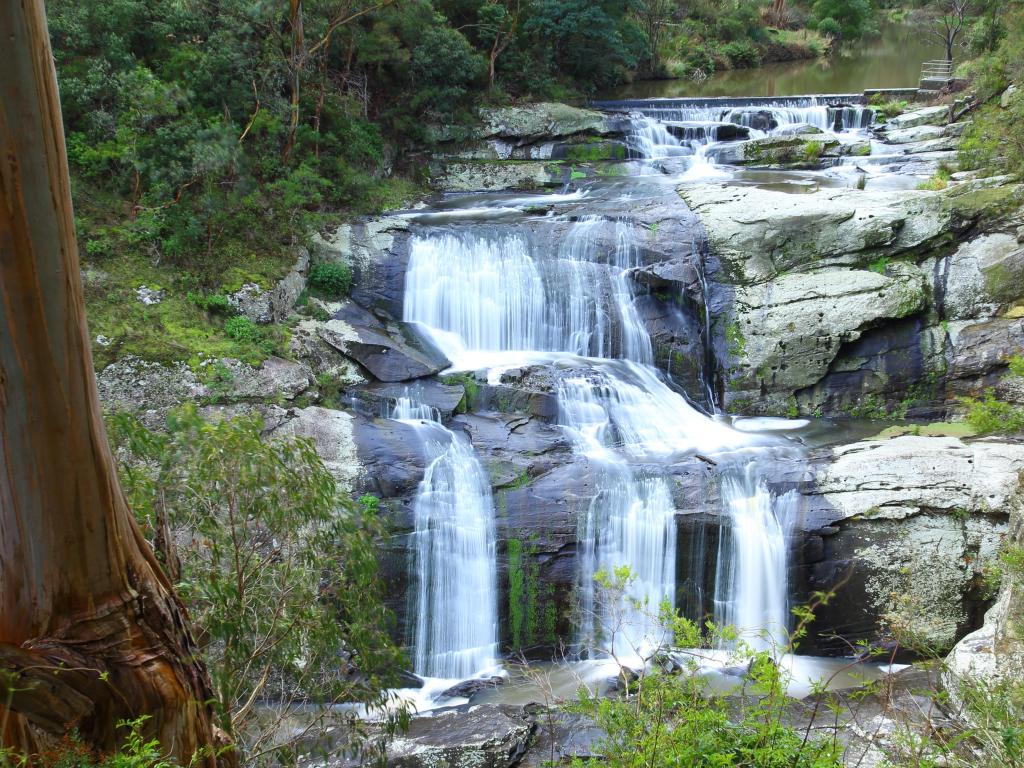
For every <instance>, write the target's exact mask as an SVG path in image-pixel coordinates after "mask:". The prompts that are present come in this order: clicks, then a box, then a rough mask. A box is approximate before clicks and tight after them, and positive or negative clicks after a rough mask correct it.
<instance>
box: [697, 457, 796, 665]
mask: <svg viewBox="0 0 1024 768" xmlns="http://www.w3.org/2000/svg"><path fill="white" fill-rule="evenodd" d="M721 493H722V511H723V514H724V515H725V516H726V518H727V520H726V524H725V525H723V526H722V528H721V532H720V536H719V546H718V564H717V570H716V577H715V621H716V622H717V623H718V624H719V625H722V626H731V627H734V628H735V629H736V630H737V631H738V632H739V636H740V639H741V640H743V641H744V642H746V643H747V644H748V645H750V646H752V647H754V648H763V649H774V650H777V649H781V648H784V647H786V646H787V645H788V637H787V634H786V633H787V630H788V629H789V601H788V582H787V574H786V570H787V563H788V553H787V548H788V533H789V526H790V525H791V524H792V522H793V520H794V518H795V511H796V506H797V504H798V500H799V495H798V494H797V493H796V492H795V491H789V492H788V493H786V494H783V495H782V496H778V497H773V495H772V494H771V492H770V491H769V490H768V486H767V485H766V483H765V481H764V478H763V477H762V476H761V475H760V474H759V473H758V472H757V465H756V463H755V462H749V463H748V464H747V465H746V466H745V467H743V468H741V469H736V470H733V471H731V472H729V473H727V474H726V475H725V476H724V477H723V478H722V486H721Z"/></svg>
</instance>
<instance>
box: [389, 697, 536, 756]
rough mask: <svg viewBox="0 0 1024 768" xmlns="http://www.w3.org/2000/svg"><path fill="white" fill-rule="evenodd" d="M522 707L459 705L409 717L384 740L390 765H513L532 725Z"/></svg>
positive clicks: (525, 747)
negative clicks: (406, 724)
mask: <svg viewBox="0 0 1024 768" xmlns="http://www.w3.org/2000/svg"><path fill="white" fill-rule="evenodd" d="M536 727H537V724H536V721H535V720H534V718H533V717H532V716H530V715H528V714H526V713H525V712H524V711H523V710H522V709H521V708H517V707H503V706H494V705H479V706H470V707H459V708H455V709H451V710H444V711H441V712H437V713H434V714H433V715H432V716H430V717H418V718H414V719H413V720H412V721H410V723H409V728H408V730H406V731H405V732H404V733H402V734H401V735H398V736H396V737H395V738H394V740H393V741H392V742H391V743H390V744H389V745H388V754H387V765H388V767H389V768H512V766H514V765H516V764H517V763H518V762H519V760H520V759H521V758H522V756H523V754H524V753H525V752H526V749H527V747H528V746H529V744H530V738H531V737H532V735H533V732H534V730H535V729H536Z"/></svg>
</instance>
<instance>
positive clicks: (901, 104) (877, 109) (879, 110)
mask: <svg viewBox="0 0 1024 768" xmlns="http://www.w3.org/2000/svg"><path fill="white" fill-rule="evenodd" d="M869 105H870V106H871V109H872V110H873V111H874V113H875V119H876V120H877V121H880V122H884V121H886V120H889V119H891V118H893V117H896V115H902V114H903V113H904V112H906V111H907V108H908V107H909V106H910V105H909V102H907V101H906V100H905V99H889V100H886V98H885V96H883V95H882V94H880V93H876V94H875V95H874V96H872V97H871V101H870V102H869Z"/></svg>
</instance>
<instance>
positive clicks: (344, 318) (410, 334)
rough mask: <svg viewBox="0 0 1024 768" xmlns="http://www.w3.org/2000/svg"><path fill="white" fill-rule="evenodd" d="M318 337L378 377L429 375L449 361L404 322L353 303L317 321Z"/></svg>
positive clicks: (405, 378)
mask: <svg viewBox="0 0 1024 768" xmlns="http://www.w3.org/2000/svg"><path fill="white" fill-rule="evenodd" d="M318 333H319V335H320V338H322V339H323V340H324V341H325V342H327V343H328V344H330V345H331V346H332V347H334V348H335V349H336V350H338V351H339V352H341V353H342V354H343V355H345V356H346V357H349V358H351V359H353V360H355V361H356V362H358V363H359V364H360V365H361V366H363V368H365V369H366V370H368V371H369V372H370V373H371V374H373V376H374V377H376V378H377V379H378V380H379V381H384V382H396V381H410V380H412V379H419V378H423V377H424V376H431V375H433V374H435V373H439V372H440V371H442V370H444V369H445V368H448V367H449V366H450V365H451V363H450V362H449V361H448V359H447V358H446V357H445V356H444V355H443V354H442V353H441V352H440V351H439V350H437V349H436V348H435V347H434V346H433V345H432V344H430V343H429V342H428V341H427V340H425V339H423V338H421V337H420V336H419V335H418V333H417V332H416V331H415V329H413V328H412V327H411V326H409V325H408V324H406V323H395V322H391V323H387V322H385V321H383V320H380V319H378V318H376V317H374V316H373V315H372V314H370V313H369V312H367V311H366V310H364V309H362V308H361V307H359V306H358V305H356V304H354V303H348V304H345V305H344V306H343V308H342V310H341V312H339V313H338V314H337V315H336V316H335V317H334V318H332V319H331V320H329V321H327V322H325V323H323V324H321V325H320V327H319V330H318Z"/></svg>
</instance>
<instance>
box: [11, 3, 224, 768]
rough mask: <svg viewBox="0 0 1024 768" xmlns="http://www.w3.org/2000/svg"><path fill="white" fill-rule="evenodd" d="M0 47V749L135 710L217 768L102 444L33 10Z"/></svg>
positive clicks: (202, 691)
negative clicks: (0, 70)
mask: <svg viewBox="0 0 1024 768" xmlns="http://www.w3.org/2000/svg"><path fill="white" fill-rule="evenodd" d="M0 39H2V40H4V41H5V45H4V50H5V54H4V75H3V78H0V671H2V672H3V673H4V674H3V675H2V678H0V684H2V685H3V686H4V687H5V688H6V690H4V691H2V694H3V695H2V698H0V701H2V702H4V703H6V705H7V707H8V710H9V711H0V724H2V725H3V726H4V727H3V733H0V739H2V743H3V744H4V745H5V746H7V747H12V748H14V749H17V750H19V751H24V752H26V753H31V752H32V751H33V750H34V748H35V747H36V745H37V743H38V737H39V734H40V733H43V734H61V733H63V732H64V730H65V729H66V728H67V726H68V725H69V724H73V725H75V726H76V727H77V728H78V730H79V733H80V734H81V737H82V738H83V740H84V741H85V742H86V743H87V744H88V745H90V746H92V747H95V748H97V749H100V750H104V751H106V750H113V749H115V748H116V747H117V746H118V743H119V741H120V738H121V737H122V736H123V734H118V733H117V729H116V724H117V722H118V721H119V720H122V719H128V718H137V717H139V716H140V715H143V714H145V715H149V716H150V718H149V720H148V721H147V723H146V731H147V732H148V733H149V734H151V735H153V736H155V737H157V738H158V739H159V740H160V743H161V745H162V748H163V749H164V750H165V752H166V753H167V754H168V755H169V756H171V757H173V758H174V759H175V760H177V761H179V762H180V763H181V764H183V765H187V764H189V762H190V761H191V760H193V759H194V756H198V757H197V764H200V765H206V766H211V767H212V766H214V765H215V764H216V763H217V762H224V763H232V762H235V761H236V758H235V756H234V752H233V750H230V749H229V750H220V757H219V758H218V757H217V754H218V748H219V747H221V746H226V745H225V744H223V742H222V741H221V740H220V739H219V738H218V733H217V732H216V731H215V728H214V726H213V719H212V711H211V707H210V704H209V701H210V699H211V688H210V682H209V677H208V675H207V671H206V668H205V667H204V665H203V663H202V662H201V661H200V660H199V657H198V654H197V649H196V646H195V644H194V642H193V640H192V637H191V636H190V633H189V629H188V617H187V615H186V612H185V609H184V607H183V606H182V604H181V603H180V602H179V600H178V598H177V597H176V595H175V593H174V590H173V588H172V586H171V583H170V582H169V581H168V579H167V577H166V576H165V575H164V574H163V572H162V570H161V568H160V565H159V563H158V562H157V560H156V559H155V558H154V556H153V553H152V551H151V550H150V548H149V547H148V546H147V544H146V542H145V540H144V539H143V537H142V535H141V533H140V531H139V529H138V527H137V525H136V523H135V520H134V518H133V516H132V514H131V511H130V510H129V508H128V505H127V503H126V501H125V498H124V495H123V493H122V491H121V487H120V485H119V483H118V480H117V473H116V470H115V466H114V461H113V458H112V456H111V453H110V450H109V448H108V445H107V437H106V433H105V431H104V427H103V421H102V418H101V413H100V405H99V400H98V398H97V394H96V386H95V381H94V379H93V368H92V359H91V354H90V350H89V341H88V336H87V330H86V324H85V312H84V306H83V303H82V287H81V281H80V278H79V269H78V251H77V247H76V242H75V232H74V223H73V219H72V209H71V196H70V182H69V178H68V167H67V158H66V154H65V145H64V132H63V128H62V126H61V114H60V103H59V101H58V97H57V81H56V75H55V72H54V67H53V59H52V54H51V51H50V43H49V36H48V34H47V28H46V17H45V14H44V11H43V4H42V0H20V1H19V2H5V3H0Z"/></svg>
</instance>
